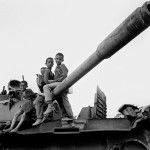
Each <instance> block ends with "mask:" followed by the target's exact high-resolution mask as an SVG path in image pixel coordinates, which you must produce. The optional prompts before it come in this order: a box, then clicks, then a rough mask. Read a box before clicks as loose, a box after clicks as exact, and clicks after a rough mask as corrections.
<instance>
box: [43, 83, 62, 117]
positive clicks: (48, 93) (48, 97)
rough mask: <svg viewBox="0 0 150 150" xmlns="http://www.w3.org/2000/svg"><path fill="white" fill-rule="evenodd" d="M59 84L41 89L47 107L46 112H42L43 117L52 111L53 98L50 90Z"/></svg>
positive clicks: (52, 84) (48, 85)
mask: <svg viewBox="0 0 150 150" xmlns="http://www.w3.org/2000/svg"><path fill="white" fill-rule="evenodd" d="M59 84H60V82H54V83H51V84H47V85H45V86H44V87H43V90H44V96H45V102H46V103H47V104H48V107H47V109H46V111H45V112H44V115H45V114H48V113H50V112H51V111H52V98H53V94H52V90H53V89H54V88H55V87H56V86H58V85H59Z"/></svg>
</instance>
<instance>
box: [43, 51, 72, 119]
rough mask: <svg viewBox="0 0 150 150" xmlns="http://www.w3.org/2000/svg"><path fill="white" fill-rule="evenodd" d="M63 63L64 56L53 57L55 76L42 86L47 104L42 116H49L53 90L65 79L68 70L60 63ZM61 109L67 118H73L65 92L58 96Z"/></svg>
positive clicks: (59, 54) (58, 54) (51, 108)
mask: <svg viewBox="0 0 150 150" xmlns="http://www.w3.org/2000/svg"><path fill="white" fill-rule="evenodd" d="M63 61H64V55H63V54H62V53H57V54H56V56H55V62H56V65H57V66H56V68H55V71H54V72H55V76H54V79H53V80H48V84H46V85H44V86H43V90H44V96H45V102H46V103H47V104H48V107H47V109H46V111H45V112H44V113H43V114H44V116H47V115H48V114H50V113H51V112H52V111H53V110H54V107H53V103H52V102H53V93H52V92H53V89H54V88H55V87H57V86H59V85H60V83H61V82H62V81H63V80H64V79H65V78H66V77H67V74H68V69H67V67H66V65H65V64H63V63H62V62H63ZM60 97H61V100H62V104H63V107H64V109H65V111H66V113H67V116H66V117H68V118H73V111H72V108H71V105H70V103H69V100H68V97H67V92H63V93H61V94H60Z"/></svg>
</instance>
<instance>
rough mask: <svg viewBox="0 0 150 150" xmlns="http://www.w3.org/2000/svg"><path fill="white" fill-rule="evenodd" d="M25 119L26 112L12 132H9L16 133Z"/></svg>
mask: <svg viewBox="0 0 150 150" xmlns="http://www.w3.org/2000/svg"><path fill="white" fill-rule="evenodd" d="M25 118H26V112H24V113H23V114H22V115H21V119H20V121H19V123H18V125H17V126H16V128H14V129H13V130H11V132H16V131H18V129H19V127H20V126H21V125H22V123H23V122H24V120H25Z"/></svg>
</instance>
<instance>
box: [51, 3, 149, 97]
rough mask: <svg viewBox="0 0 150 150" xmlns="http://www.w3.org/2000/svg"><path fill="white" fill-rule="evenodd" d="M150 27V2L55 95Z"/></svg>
mask: <svg viewBox="0 0 150 150" xmlns="http://www.w3.org/2000/svg"><path fill="white" fill-rule="evenodd" d="M149 25H150V2H145V3H144V4H143V5H142V7H138V8H137V9H136V10H135V11H134V12H133V13H132V14H131V15H129V16H128V17H127V18H126V19H125V20H124V21H123V22H122V23H121V24H120V25H119V26H118V27H117V28H116V29H115V30H114V31H113V32H112V33H111V34H110V35H108V36H107V37H106V38H105V39H104V40H103V41H102V42H101V43H100V44H99V45H98V47H97V50H96V51H95V52H94V53H93V54H92V55H91V56H89V57H88V58H87V59H86V60H85V61H84V62H83V63H82V64H81V65H80V66H79V67H78V68H76V69H75V70H74V71H73V72H72V73H71V74H70V75H69V76H68V77H67V78H66V79H65V80H64V81H63V82H62V83H61V84H60V85H59V86H58V87H56V88H55V89H54V91H53V94H54V95H58V94H60V93H61V92H63V91H65V90H66V89H68V88H69V87H71V86H72V85H73V84H74V83H76V82H77V81H78V80H80V79H81V78H82V77H83V76H84V75H85V74H86V73H88V72H89V71H90V70H92V69H93V68H94V67H95V66H96V65H98V64H99V63H100V62H101V61H102V60H104V59H107V58H109V57H111V56H112V55H113V54H115V53H116V52H117V51H119V50H120V49H121V48H122V47H124V46H125V45H126V44H127V43H129V42H130V41H131V40H132V39H134V38H135V37H136V36H137V35H139V34H140V33H141V32H142V31H144V30H145V29H146V28H148V27H149Z"/></svg>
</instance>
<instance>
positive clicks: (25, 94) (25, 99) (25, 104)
mask: <svg viewBox="0 0 150 150" xmlns="http://www.w3.org/2000/svg"><path fill="white" fill-rule="evenodd" d="M27 87H28V83H27V81H24V80H23V81H21V82H20V90H21V91H20V93H19V97H20V100H21V106H20V108H19V109H18V111H17V112H16V113H15V115H14V117H13V120H12V123H11V126H10V128H8V129H6V130H3V131H4V132H17V131H18V129H19V128H20V126H21V125H22V123H23V122H24V121H25V118H26V115H27V113H29V112H30V111H31V110H32V109H33V108H34V107H33V101H34V99H35V93H34V92H33V91H32V90H31V89H27ZM20 116H21V119H20V121H19V123H18V124H17V126H16V127H15V128H14V126H15V124H16V122H17V119H18V118H19V117H20Z"/></svg>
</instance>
